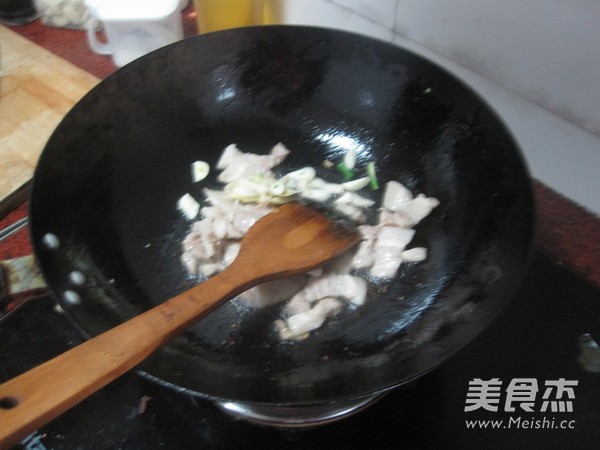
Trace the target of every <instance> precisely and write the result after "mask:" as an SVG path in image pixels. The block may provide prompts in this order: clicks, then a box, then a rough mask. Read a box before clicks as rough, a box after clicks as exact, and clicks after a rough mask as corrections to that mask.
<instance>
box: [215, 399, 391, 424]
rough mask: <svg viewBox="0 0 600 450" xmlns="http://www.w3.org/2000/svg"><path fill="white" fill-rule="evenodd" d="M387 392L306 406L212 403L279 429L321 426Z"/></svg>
mask: <svg viewBox="0 0 600 450" xmlns="http://www.w3.org/2000/svg"><path fill="white" fill-rule="evenodd" d="M386 394H387V391H385V392H378V393H375V394H372V395H369V396H366V397H360V398H354V399H348V400H341V401H337V402H333V403H327V404H321V405H310V406H278V405H259V404H251V403H237V402H227V401H218V402H216V406H217V407H218V408H219V409H221V410H222V411H224V412H225V413H227V414H229V415H232V416H234V417H236V418H238V419H242V420H246V421H249V422H252V423H256V424H260V425H268V426H272V427H281V428H302V427H314V426H319V425H324V424H327V423H331V422H335V421H338V420H341V419H345V418H347V417H349V416H351V415H353V414H356V413H358V412H359V411H362V410H363V409H365V408H367V407H369V406H371V405H372V404H374V403H376V402H377V401H379V400H380V399H381V398H383V397H384V396H385V395H386Z"/></svg>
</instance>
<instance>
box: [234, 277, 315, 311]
mask: <svg viewBox="0 0 600 450" xmlns="http://www.w3.org/2000/svg"><path fill="white" fill-rule="evenodd" d="M306 281H307V278H306V277H305V276H303V275H295V276H291V277H288V278H283V279H281V280H273V281H269V282H267V283H263V284H260V285H258V286H255V287H253V288H252V289H248V290H247V291H245V292H243V293H242V294H240V296H239V298H240V300H242V301H243V302H245V303H248V304H249V305H252V306H255V307H258V308H262V307H264V306H268V305H272V304H275V303H280V302H282V301H284V300H287V299H289V298H290V297H292V296H293V295H294V294H296V293H297V292H298V291H300V290H301V289H302V288H303V287H304V286H305V285H306Z"/></svg>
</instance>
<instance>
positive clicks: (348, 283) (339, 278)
mask: <svg viewBox="0 0 600 450" xmlns="http://www.w3.org/2000/svg"><path fill="white" fill-rule="evenodd" d="M325 297H339V298H346V299H348V300H349V301H350V302H352V303H354V304H355V305H362V304H363V303H364V302H365V300H366V298H367V282H366V281H365V280H364V279H362V278H359V277H355V276H353V275H347V274H344V275H340V274H332V273H328V274H324V275H322V276H320V277H315V278H312V279H311V280H309V282H308V284H307V285H306V287H305V288H304V289H302V290H301V291H300V292H298V293H297V294H296V295H294V296H293V297H292V299H291V300H290V301H289V303H288V304H287V305H286V307H285V310H286V312H287V313H288V314H292V315H294V314H298V313H301V312H306V311H308V310H309V309H310V307H311V305H312V304H313V303H314V302H315V301H317V300H320V299H322V298H325Z"/></svg>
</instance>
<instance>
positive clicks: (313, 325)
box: [276, 297, 342, 339]
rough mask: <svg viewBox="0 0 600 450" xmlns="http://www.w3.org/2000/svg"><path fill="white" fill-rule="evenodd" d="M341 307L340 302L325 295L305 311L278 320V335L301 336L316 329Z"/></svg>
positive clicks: (296, 337)
mask: <svg viewBox="0 0 600 450" xmlns="http://www.w3.org/2000/svg"><path fill="white" fill-rule="evenodd" d="M341 308H342V304H341V302H340V301H339V300H338V299H336V298H333V297H325V298H323V299H322V300H320V301H319V302H317V303H316V304H315V306H313V307H312V308H311V309H309V310H308V311H305V312H301V313H298V314H294V315H293V316H290V317H288V318H287V319H286V320H285V321H283V320H279V321H277V322H276V325H277V326H278V327H279V335H280V336H281V338H282V339H298V338H303V337H305V336H306V335H307V333H309V332H311V331H312V330H316V329H317V328H319V327H320V326H321V325H323V322H325V320H326V319H327V318H329V317H332V316H334V315H336V314H337V313H338V312H339V311H340V309H341Z"/></svg>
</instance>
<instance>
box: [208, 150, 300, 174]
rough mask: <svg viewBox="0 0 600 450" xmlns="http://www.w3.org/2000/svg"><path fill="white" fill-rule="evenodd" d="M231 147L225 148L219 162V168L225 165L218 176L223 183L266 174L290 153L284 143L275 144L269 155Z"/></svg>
mask: <svg viewBox="0 0 600 450" xmlns="http://www.w3.org/2000/svg"><path fill="white" fill-rule="evenodd" d="M230 147H231V146H228V147H226V148H225V151H224V152H223V155H222V156H221V158H220V159H219V161H218V163H217V168H218V169H220V168H221V167H224V168H223V171H222V172H221V173H220V174H219V176H218V177H217V178H218V180H219V181H221V182H223V183H230V182H232V181H234V180H239V179H242V178H244V177H249V176H252V175H256V174H264V173H266V172H268V171H269V170H271V169H272V168H273V167H275V166H277V165H278V164H280V163H281V162H282V161H283V160H284V159H285V157H286V156H287V155H288V154H289V150H288V149H287V148H286V147H285V146H284V145H283V144H277V145H275V146H274V147H273V148H272V149H271V152H270V153H269V154H268V155H257V154H255V153H242V152H240V151H239V150H237V148H234V149H231V148H230Z"/></svg>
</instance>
